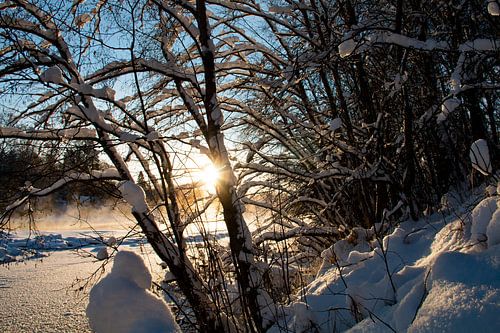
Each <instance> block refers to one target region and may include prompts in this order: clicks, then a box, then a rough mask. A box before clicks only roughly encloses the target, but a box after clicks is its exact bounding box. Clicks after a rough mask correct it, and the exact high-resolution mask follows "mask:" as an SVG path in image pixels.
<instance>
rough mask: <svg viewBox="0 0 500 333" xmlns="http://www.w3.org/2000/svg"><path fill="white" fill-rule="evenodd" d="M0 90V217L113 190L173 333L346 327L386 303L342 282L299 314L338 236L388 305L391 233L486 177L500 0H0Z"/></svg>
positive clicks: (453, 202)
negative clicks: (337, 299)
mask: <svg viewBox="0 0 500 333" xmlns="http://www.w3.org/2000/svg"><path fill="white" fill-rule="evenodd" d="M0 96H1V97H0V108H1V117H0V138H1V139H0V140H2V141H1V143H0V159H1V161H0V171H1V172H0V179H1V181H2V188H1V189H0V193H2V194H1V198H0V207H2V208H3V211H2V213H3V215H2V219H1V221H0V229H6V228H7V227H8V226H9V225H10V224H9V218H10V217H12V216H13V215H12V214H14V213H15V212H16V211H20V210H23V209H25V208H26V206H27V205H29V206H30V207H31V206H33V207H36V201H37V200H39V199H40V198H42V197H45V196H48V195H53V193H59V196H63V197H64V195H61V194H60V193H67V192H61V191H70V192H72V193H80V194H88V193H91V195H93V196H97V197H99V198H105V199H110V198H113V200H117V198H121V199H122V200H124V201H125V202H126V203H127V204H128V205H129V207H130V214H131V215H132V216H133V218H134V219H135V223H136V224H137V225H138V227H139V228H140V230H141V232H142V234H143V235H144V237H145V238H146V239H147V242H148V243H149V244H150V245H151V246H152V248H153V249H154V251H155V252H156V254H157V255H158V256H159V257H160V258H161V260H162V261H163V262H164V263H165V265H166V267H168V271H169V276H170V277H171V279H170V282H169V283H167V282H164V283H163V284H161V285H162V286H163V289H164V290H163V292H165V293H166V294H170V296H169V297H171V299H174V302H175V303H176V309H177V311H178V312H179V313H180V314H179V315H178V318H181V320H178V321H179V322H180V325H181V327H182V328H183V329H184V330H185V331H189V330H191V331H200V332H266V331H269V332H271V331H272V332H288V331H294V332H295V331H296V332H306V331H307V332H309V331H310V332H316V331H318V332H322V331H325V332H326V331H342V330H345V329H348V328H350V327H352V326H354V325H355V324H356V323H359V322H362V321H363V320H364V319H366V318H371V319H372V320H374V321H377V320H379V319H380V318H378V317H377V315H375V314H374V313H375V312H374V311H371V310H370V309H369V307H370V306H371V305H367V304H368V303H367V302H368V301H366V299H365V300H362V299H360V298H356V297H354V296H352V295H350V294H349V295H348V296H345V295H344V296H343V297H344V298H347V301H346V302H347V303H346V304H347V305H346V306H339V308H338V309H337V310H331V311H332V313H333V314H330V315H329V317H328V318H329V319H328V320H325V321H322V320H313V319H311V318H312V317H310V318H309V317H307V318H305V317H304V318H302V319H303V320H304V321H305V323H304V324H300V325H302V326H300V325H299V326H300V327H299V326H297V325H298V324H297V323H298V319H297V318H298V317H297V316H298V315H297V313H299V312H301V311H305V312H307V311H306V310H304V309H306V308H307V306H306V305H304V303H302V300H303V299H302V298H301V297H302V296H303V295H304V293H306V292H305V291H304V290H305V289H304V288H305V287H306V286H308V285H309V286H311V283H312V284H314V283H315V281H319V280H318V277H319V276H320V275H321V272H324V270H325V269H326V268H325V267H326V266H325V262H326V261H328V262H330V265H331V267H333V269H337V271H338V274H340V275H339V276H340V278H342V269H341V266H342V260H341V258H340V254H339V253H335V251H334V250H331V251H330V250H329V249H333V248H334V246H336V245H337V244H340V243H339V242H344V243H342V244H344V245H345V246H350V247H349V248H350V249H351V250H352V249H354V248H356V249H357V250H358V251H360V252H363V251H361V250H360V248H359V247H356V246H358V245H360V246H361V245H362V244H364V245H363V246H365V245H366V244H374V245H373V246H372V248H371V250H373V248H374V247H377V246H378V251H379V252H377V250H375V253H380V256H381V257H382V258H384V263H385V265H386V268H385V270H386V274H387V276H388V277H389V278H388V280H387V281H389V282H387V283H389V286H390V289H391V290H392V291H393V295H392V296H390V297H389V296H388V298H387V299H383V297H382V296H380V299H379V300H382V301H383V302H385V304H390V305H393V304H395V302H396V301H395V300H396V299H398V300H399V298H397V297H396V294H398V293H397V292H396V290H397V289H398V288H399V286H395V284H397V282H394V281H393V279H391V274H392V273H391V272H390V269H389V266H387V265H390V264H391V260H389V259H387V258H388V253H390V252H391V251H389V250H388V248H387V246H388V245H387V244H386V243H387V242H386V240H385V238H386V237H389V236H391V235H392V236H391V237H393V238H394V237H396V236H394V235H395V234H394V232H395V230H396V231H397V230H400V229H398V228H399V226H400V224H401V223H409V225H411V223H414V225H419V224H418V223H421V221H422V220H423V219H425V218H428V217H431V216H436V215H439V216H440V218H442V219H444V217H443V216H447V215H448V214H453V208H454V207H458V206H459V205H460V204H461V203H462V202H464V201H466V200H467V199H468V198H469V197H470V196H472V195H473V194H474V193H476V192H474V191H475V189H477V188H479V187H481V186H486V185H493V187H495V188H496V181H498V175H497V174H496V170H497V168H498V166H499V163H500V150H499V149H500V145H499V144H500V142H499V138H498V130H497V126H498V124H499V120H500V115H499V105H500V2H499V1H496V0H450V1H435V0H414V1H402V0H380V1H373V0H306V1H296V0H262V1H258V0H236V1H226V0H175V1H170V0H86V1H85V0H73V1H51V0H8V1H2V2H0ZM207 166H211V167H213V168H214V169H215V170H216V172H217V175H216V178H217V179H216V181H214V187H215V189H214V190H213V191H211V190H200V189H199V187H200V186H202V185H201V183H203V177H208V176H207V175H206V174H204V173H203V172H199V173H198V174H197V175H196V172H197V171H196V170H198V171H199V170H203V169H204V168H206V167H207ZM68 189H69V190H68ZM102 200H104V199H102ZM495 200H496V199H495ZM495 202H496V201H495ZM476 203H477V202H476ZM495 207H496V206H495ZM211 212H215V213H211ZM207 214H216V215H217V217H218V218H219V219H220V220H221V221H222V222H223V224H224V225H225V229H226V231H227V242H226V243H223V242H221V241H220V239H219V238H218V237H214V236H213V235H211V234H210V233H209V232H207V231H206V230H205V228H204V227H203V225H204V224H205V223H206V222H207V221H206V219H207ZM469 216H470V212H469ZM489 216H490V218H491V216H492V215H491V214H490V215H489ZM473 218H474V217H473ZM492 223H493V222H492ZM193 226H196V227H197V228H198V229H199V234H200V235H201V238H202V242H201V246H193V244H192V242H191V238H190V235H188V232H187V230H188V229H189V228H192V227H193ZM473 228H474V227H473ZM485 228H486V227H485ZM424 229H425V228H424ZM499 230H500V229H499ZM492 232H493V231H492ZM410 234H412V233H410ZM410 234H408V235H410ZM485 234H486V232H485ZM404 239H405V241H406V239H407V238H406V237H405V238H404ZM488 239H493V238H492V237H490V238H488ZM477 240H479V239H477ZM487 242H489V240H488V241H486V240H483V244H486V243H487ZM492 242H493V241H492ZM349 244H350V245H349ZM488 244H489V243H488ZM495 244H496V243H491V244H490V246H493V245H495ZM344 245H342V246H344ZM338 246H339V245H337V247H338ZM367 246H368V245H367ZM485 246H486V245H485ZM497 248H498V247H497ZM115 250H117V249H116V248H114V249H113V253H115V252H116V251H115ZM325 251H326V252H325ZM328 251H330V252H328ZM327 252H328V253H330V254H329V255H327V254H325V253H327ZM497 252H498V250H497ZM118 253H120V252H118ZM344 259H345V258H344ZM364 259H366V258H364ZM443 260H444V259H443ZM346 269H350V268H346ZM322 270H323V271H322ZM347 289H348V287H347ZM347 289H346V290H347ZM308 290H311V289H310V287H309V289H308ZM346 293H348V292H346ZM377 297H378V296H377ZM384 297H385V296H384ZM299 300H300V302H299ZM370 302H371V301H370ZM417 303H418V302H417ZM370 304H371V303H370ZM497 304H498V303H497ZM302 306H303V307H304V308H301V307H302ZM377 306H378V305H377ZM290 309H292V310H290ZM293 309H295V310H293ZM497 310H498V309H497ZM293 311H296V312H293ZM328 311H330V310H328ZM372 315H373V316H372ZM304 316H305V315H304ZM331 317H333V318H336V319H331ZM286 318H288V319H286ZM290 318H295V319H293V320H291V319H290ZM322 318H323V317H322ZM339 318H340V319H339ZM302 319H301V320H302ZM413 319H415V318H413ZM287 320H288V321H287ZM326 321H328V325H330V326H324V325H326V324H325V322H326ZM380 321H383V320H381V319H380ZM290 322H293V323H294V324H293V325H295V326H293V325H292V326H290ZM332 323H333V324H332ZM497 323H498V322H497ZM384 325H385V324H384ZM332 326H333V327H332ZM325 327H327V328H325ZM384 327H385V328H386V329H389V328H390V330H392V331H396V330H397V331H399V329H394V328H393V327H391V325H390V324H387V325H385V326H384ZM405 327H407V326H405Z"/></svg>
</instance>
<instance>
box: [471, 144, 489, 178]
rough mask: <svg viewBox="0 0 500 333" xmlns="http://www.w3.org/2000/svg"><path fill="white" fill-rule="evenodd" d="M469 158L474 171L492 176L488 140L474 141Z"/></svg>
mask: <svg viewBox="0 0 500 333" xmlns="http://www.w3.org/2000/svg"><path fill="white" fill-rule="evenodd" d="M469 157H470V161H471V163H472V167H473V168H474V169H476V170H477V171H479V172H481V173H482V174H483V175H485V176H487V175H489V174H491V172H492V168H491V162H490V153H489V150H488V143H487V142H486V140H484V139H479V140H476V141H474V142H473V143H472V145H471V147H470V152H469Z"/></svg>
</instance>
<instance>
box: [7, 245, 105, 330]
mask: <svg viewBox="0 0 500 333" xmlns="http://www.w3.org/2000/svg"><path fill="white" fill-rule="evenodd" d="M98 265H99V263H93V262H92V260H90V259H85V258H82V257H79V256H77V255H75V254H74V253H72V252H70V251H58V252H54V253H52V254H51V255H50V256H48V257H44V258H43V260H28V261H25V262H23V263H21V264H14V263H12V264H9V265H8V266H0V304H1V307H2V319H1V320H0V332H5V333H7V332H12V333H13V332H51V333H87V332H88V333H90V332H92V331H91V330H90V327H89V326H88V319H87V318H86V316H85V306H86V303H87V300H86V297H84V296H85V295H84V294H83V293H76V292H75V291H74V290H75V289H76V288H75V287H73V286H72V285H73V283H74V282H75V279H77V278H80V279H81V278H85V277H87V276H89V275H90V274H91V273H92V272H93V271H95V269H97V268H98Z"/></svg>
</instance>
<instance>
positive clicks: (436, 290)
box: [271, 195, 500, 332]
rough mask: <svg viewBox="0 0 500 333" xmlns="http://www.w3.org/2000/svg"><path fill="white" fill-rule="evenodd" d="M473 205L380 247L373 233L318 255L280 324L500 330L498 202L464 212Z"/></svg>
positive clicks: (328, 328) (403, 227)
mask: <svg viewBox="0 0 500 333" xmlns="http://www.w3.org/2000/svg"><path fill="white" fill-rule="evenodd" d="M474 201H475V199H474V198H471V199H469V202H466V203H464V204H463V205H462V206H460V207H457V208H456V211H455V214H458V217H456V215H455V216H449V217H446V218H444V219H443V217H442V216H438V214H436V215H432V216H430V217H428V218H426V219H422V220H420V221H416V222H415V221H407V222H404V223H401V224H400V225H399V226H398V227H396V228H395V229H394V230H393V231H392V233H391V234H389V235H387V236H385V237H384V238H383V239H382V240H380V241H378V240H377V239H376V238H374V237H373V236H374V233H373V229H369V230H365V229H361V228H357V229H355V230H353V232H352V233H351V234H350V235H349V236H348V237H347V238H346V239H344V240H340V241H338V242H336V243H335V244H334V245H333V246H331V247H330V248H329V249H327V250H325V251H324V252H323V253H322V255H321V256H322V258H323V265H322V267H321V269H320V271H319V272H318V274H317V276H316V279H315V280H314V281H313V282H311V283H310V284H309V285H308V286H307V287H306V288H305V289H304V290H303V291H302V292H301V293H299V294H300V295H303V296H301V297H299V298H298V299H297V300H296V301H295V302H293V303H292V304H291V305H290V306H289V307H288V308H286V309H285V313H286V317H285V319H283V322H286V323H288V324H287V326H288V327H289V329H290V330H291V331H294V329H297V331H307V328H306V326H305V325H309V326H310V327H314V329H315V330H318V331H319V332H332V331H336V332H337V331H338V332H342V331H349V332H388V331H391V330H393V331H397V332H444V331H446V332H472V331H481V332H496V331H498V327H500V317H499V316H498V313H500V280H499V279H498V277H499V276H500V209H499V208H498V202H499V197H498V196H496V195H494V196H490V197H487V198H484V199H482V200H481V201H480V202H479V203H478V204H476V206H475V208H474V209H473V212H472V214H467V212H468V210H467V209H468V207H470V205H471V204H472V202H474ZM305 304H307V306H306V305H305ZM298 322H301V323H302V324H303V325H304V326H293V325H296V323H298ZM307 322H309V324H306V323H307ZM280 325H282V327H283V325H284V324H283V323H281V324H280ZM291 325H292V326H291ZM277 326H278V325H276V326H275V327H273V328H272V329H271V332H278V331H279V330H278V328H277Z"/></svg>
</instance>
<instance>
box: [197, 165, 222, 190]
mask: <svg viewBox="0 0 500 333" xmlns="http://www.w3.org/2000/svg"><path fill="white" fill-rule="evenodd" d="M219 177H220V173H219V170H217V168H216V167H215V166H214V165H213V164H208V165H207V166H205V167H204V168H203V169H202V170H201V171H200V180H201V181H202V182H203V184H204V185H205V189H206V190H207V191H208V192H209V193H211V194H213V193H215V186H216V184H217V181H218V180H219Z"/></svg>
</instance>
